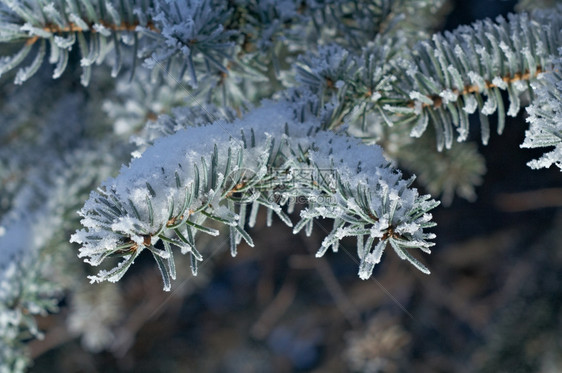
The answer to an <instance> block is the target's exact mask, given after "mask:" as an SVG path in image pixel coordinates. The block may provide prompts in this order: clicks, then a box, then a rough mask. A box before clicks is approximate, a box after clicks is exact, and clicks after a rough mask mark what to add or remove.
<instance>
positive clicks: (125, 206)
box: [71, 102, 438, 290]
mask: <svg viewBox="0 0 562 373" xmlns="http://www.w3.org/2000/svg"><path fill="white" fill-rule="evenodd" d="M169 119H170V118H167V120H169ZM318 127H319V125H318V123H317V121H315V120H308V121H307V122H304V123H303V122H300V121H298V120H297V119H296V118H295V107H294V105H292V104H289V103H287V102H278V103H274V102H267V103H265V104H264V105H263V106H262V107H260V108H258V109H256V110H254V111H251V112H250V113H248V114H247V115H246V116H245V117H243V118H242V119H239V120H236V121H235V122H233V123H226V122H221V121H217V122H215V123H213V124H210V125H207V126H201V127H194V128H187V129H185V130H180V131H178V132H176V133H175V134H173V135H171V136H168V137H165V138H162V139H159V140H157V141H156V143H155V144H154V145H153V146H151V147H149V148H148V149H147V150H146V151H145V152H144V153H143V154H142V156H141V158H138V159H135V160H133V161H132V162H131V164H130V165H129V166H128V167H123V168H122V169H121V172H120V174H119V175H118V176H117V177H116V178H114V179H109V180H107V181H106V182H105V183H104V184H103V185H102V187H101V188H99V189H98V190H97V191H96V192H93V193H92V194H91V195H90V199H89V200H88V201H87V202H86V204H85V205H84V207H83V209H82V210H81V212H80V214H81V215H82V217H83V219H82V224H83V226H84V227H85V229H82V230H80V231H78V232H77V233H75V234H74V235H73V236H72V238H71V240H72V241H73V242H77V243H79V244H81V245H82V247H81V249H80V257H85V258H86V261H87V262H88V263H90V264H92V265H99V264H101V263H102V262H104V261H105V260H106V259H107V258H109V257H115V256H119V257H122V261H121V262H120V263H119V264H117V266H115V267H113V268H112V269H110V270H101V271H100V272H99V273H98V274H97V275H96V276H91V277H90V278H91V280H92V282H99V281H104V280H107V281H113V282H115V281H118V280H119V279H120V278H121V277H122V276H123V275H124V273H125V272H126V271H127V269H128V268H129V267H130V266H131V264H132V263H133V262H134V260H135V259H136V258H137V257H138V255H139V254H140V253H141V252H142V251H143V250H144V249H148V250H149V251H150V252H151V253H152V254H153V256H154V259H155V260H156V262H157V264H158V267H159V269H160V270H161V273H162V277H163V280H164V289H165V290H170V287H171V280H172V279H174V278H175V275H176V269H175V263H174V259H173V251H172V247H178V248H180V250H181V253H183V254H187V253H189V254H190V255H191V259H192V260H191V263H192V271H193V272H194V273H196V272H197V264H198V262H200V261H202V260H203V256H202V255H201V254H200V253H199V251H198V250H197V248H196V242H195V235H196V233H198V232H202V233H206V234H210V235H218V234H219V230H217V229H216V228H215V227H216V225H217V224H222V225H223V226H226V227H228V229H229V232H230V242H231V245H230V247H231V253H232V255H235V254H236V250H237V245H238V244H239V243H240V242H241V241H242V240H244V241H245V242H246V243H247V244H249V245H250V246H253V242H252V238H251V237H250V235H249V233H248V232H247V231H246V226H249V227H252V226H253V225H254V223H255V221H256V216H257V212H258V209H259V208H260V207H265V208H266V210H267V214H268V222H269V223H270V222H271V217H272V215H273V214H274V213H275V214H276V215H277V216H279V217H280V218H281V220H283V221H284V222H285V223H286V224H287V225H289V226H293V223H292V221H291V219H290V218H289V216H288V215H287V214H286V212H285V211H284V209H283V208H282V207H283V206H285V205H287V206H288V211H287V212H291V211H292V208H293V207H294V204H295V203H296V202H297V201H302V200H303V199H304V201H305V202H306V203H307V207H306V208H305V209H304V210H303V211H302V212H301V217H300V218H301V219H300V221H299V222H297V223H296V224H295V225H294V233H297V232H299V231H300V230H302V229H305V231H306V232H307V233H308V234H310V232H311V230H312V227H313V223H314V220H315V219H318V218H331V219H334V226H333V229H332V231H331V233H330V234H329V235H328V236H327V237H326V239H325V240H324V241H323V243H322V247H321V248H320V250H319V251H318V254H317V255H318V256H322V255H323V254H324V253H325V252H326V250H327V249H328V248H330V247H331V248H332V249H333V250H334V251H335V250H337V248H338V245H339V242H340V240H341V239H342V238H344V237H346V236H355V237H357V242H358V256H359V258H360V260H361V264H360V270H359V275H360V277H361V278H363V279H367V278H369V277H370V275H371V273H372V270H373V267H374V265H375V264H376V263H378V262H379V261H380V258H381V255H382V253H383V251H384V248H385V247H386V246H387V245H390V246H391V247H392V248H393V249H394V251H395V252H396V253H397V254H398V255H399V256H400V258H402V259H407V260H408V261H410V262H411V263H412V264H413V265H415V266H416V267H417V268H418V269H420V270H421V271H423V272H425V273H429V270H428V269H427V268H426V267H425V266H424V265H423V264H421V263H420V262H419V261H418V260H417V259H416V258H414V256H412V254H411V253H410V250H411V249H414V248H419V249H421V250H422V251H424V252H427V253H429V252H430V249H429V248H430V247H431V246H432V245H433V244H432V243H431V242H429V241H428V240H430V239H432V238H433V237H434V235H433V234H431V233H426V232H424V229H425V228H428V227H431V226H433V225H434V223H433V222H432V221H431V214H429V213H428V211H429V210H431V209H433V208H434V207H435V206H436V205H437V204H438V202H436V201H434V200H430V199H429V196H420V195H419V194H418V192H417V190H416V189H413V188H410V184H411V182H412V181H413V179H410V180H404V179H402V175H401V173H400V172H399V171H397V170H395V169H393V168H392V167H391V165H390V163H389V162H388V161H387V160H385V159H384V157H383V156H382V152H381V149H380V148H379V147H378V146H367V145H364V144H362V143H361V142H360V141H359V140H356V139H353V138H348V137H345V136H341V135H337V134H334V133H333V132H324V131H318V130H317V128H318ZM203 139H204V140H203ZM247 210H249V211H247ZM212 221H214V224H213V223H211V222H212Z"/></svg>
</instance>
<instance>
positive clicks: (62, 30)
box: [25, 20, 160, 45]
mask: <svg viewBox="0 0 562 373" xmlns="http://www.w3.org/2000/svg"><path fill="white" fill-rule="evenodd" d="M94 24H95V23H94V22H89V23H88V29H87V30H86V29H84V28H82V27H79V26H77V25H76V24H75V23H73V22H69V23H68V26H65V27H60V26H58V25H55V24H52V23H47V24H46V25H45V26H43V31H46V32H50V33H52V34H67V33H75V32H82V33H84V32H91V33H94V34H95V33H97V32H98V31H96V29H95V28H94V27H93V26H94ZM97 24H100V25H102V26H103V27H105V28H108V29H110V30H113V31H116V32H123V31H135V30H136V28H137V26H139V25H140V24H139V22H133V23H128V22H121V23H120V24H119V25H116V24H112V23H109V22H105V21H103V20H101V21H99V22H97ZM146 27H147V28H149V29H150V30H152V31H154V32H160V30H158V29H157V28H156V26H155V25H154V23H152V22H149V23H148V24H147V25H146ZM39 39H40V37H39V36H37V35H34V36H33V37H31V38H29V39H28V40H27V41H26V42H25V44H26V45H33V44H35V43H36V42H37V40H39Z"/></svg>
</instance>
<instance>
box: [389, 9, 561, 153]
mask: <svg viewBox="0 0 562 373" xmlns="http://www.w3.org/2000/svg"><path fill="white" fill-rule="evenodd" d="M561 11H562V9H561V8H557V9H554V10H550V11H548V12H546V11H545V12H535V13H533V14H532V15H531V16H529V15H527V14H525V13H523V14H519V15H509V16H508V19H507V20H506V19H504V18H503V17H498V18H497V19H496V21H495V22H492V21H491V20H484V21H478V22H476V23H474V24H472V25H471V26H463V27H459V28H458V29H456V30H455V31H453V32H446V33H445V34H444V35H442V34H436V35H434V36H433V38H432V40H431V41H425V42H421V43H420V44H418V45H417V46H416V47H415V48H414V50H413V51H412V54H411V58H410V59H408V60H409V61H406V60H405V61H403V62H401V68H400V70H401V71H400V74H399V75H398V76H397V84H396V85H395V87H394V89H393V92H392V93H391V94H390V95H389V96H390V97H389V101H390V102H388V103H387V104H385V105H384V106H383V110H382V111H381V112H386V113H384V116H385V117H387V116H389V115H388V113H394V114H396V115H397V116H399V117H402V118H401V120H403V121H404V120H412V121H415V122H416V124H415V126H414V127H413V129H412V135H413V136H420V135H421V134H422V133H423V132H424V131H425V129H426V127H427V125H428V122H431V123H432V125H433V126H434V127H435V132H436V135H437V146H438V148H439V149H442V148H443V147H444V146H445V147H447V148H449V147H451V145H452V142H453V137H454V135H453V132H454V129H453V127H455V128H456V130H457V132H458V140H459V141H463V140H465V139H466V138H467V136H468V131H469V121H468V115H469V114H472V113H474V112H476V111H478V113H479V116H480V123H481V124H480V125H481V138H482V142H483V143H484V144H486V143H487V142H488V139H489V136H490V126H489V122H488V116H489V115H491V114H493V113H496V112H497V115H498V128H497V131H498V133H500V134H501V133H502V131H503V128H504V123H505V108H504V103H503V99H502V95H501V91H500V90H507V93H508V96H509V108H508V110H507V115H510V116H515V115H517V113H518V112H519V110H520V99H519V96H520V94H521V93H523V92H525V91H528V89H529V87H530V84H529V83H530V82H532V81H533V80H535V79H536V77H537V75H538V74H539V73H541V72H542V71H545V69H548V68H549V66H550V64H551V62H552V59H553V58H554V57H556V56H557V55H558V54H559V51H558V48H559V46H560V45H561V44H562V39H561V38H562V34H561V32H560V31H561V30H562V21H561V16H560V15H561ZM393 96H394V97H393ZM393 101H394V102H393ZM390 123H391V124H392V119H390Z"/></svg>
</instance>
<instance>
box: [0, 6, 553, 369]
mask: <svg viewBox="0 0 562 373" xmlns="http://www.w3.org/2000/svg"><path fill="white" fill-rule="evenodd" d="M521 7H522V8H525V9H527V8H528V7H529V5H528V2H522V3H521ZM444 9H445V1H438V2H435V1H426V0H419V1H413V0H399V1H391V0H374V1H347V0H306V1H296V0H283V1H273V0H264V1H258V0H232V1H220V0H131V1H122V0H119V1H118V0H103V1H93V0H57V1H47V0H38V1H31V0H0V43H2V55H3V57H2V58H1V59H0V78H1V79H2V82H3V83H5V82H6V80H7V79H9V80H13V81H14V82H15V83H16V84H17V85H18V86H17V87H14V86H13V85H11V84H7V83H6V84H4V85H5V87H3V91H2V93H1V94H2V103H1V105H2V110H1V114H0V116H1V119H2V122H3V125H2V126H1V127H0V144H1V146H2V148H0V185H2V194H1V195H0V372H19V371H24V370H25V369H26V367H27V366H28V364H29V359H28V358H27V357H26V354H25V352H24V348H25V344H24V341H25V340H28V339H29V338H30V337H38V336H40V332H39V331H38V330H37V327H36V324H35V321H34V319H33V315H39V314H46V313H48V312H55V310H56V305H57V301H58V299H60V294H61V292H62V291H66V292H68V293H72V291H73V290H75V289H76V288H77V285H76V284H74V282H75V279H77V278H84V277H85V276H87V275H89V278H90V280H91V282H101V281H110V282H117V281H118V280H120V279H121V278H122V277H123V276H124V275H125V273H126V272H127V271H128V270H129V269H130V267H131V265H132V264H133V262H134V261H135V260H136V259H137V258H138V256H139V255H140V254H141V253H142V252H143V251H145V249H147V250H148V251H149V252H150V253H151V254H152V256H153V258H154V260H155V261H156V264H157V267H158V268H159V270H160V273H161V275H162V279H163V283H164V290H166V291H169V290H170V289H171V287H172V280H174V279H175V278H176V260H177V259H174V253H175V252H177V251H179V252H180V253H182V254H189V257H190V259H191V270H192V272H193V274H197V270H198V264H199V263H200V262H201V261H202V260H204V258H205V250H204V248H202V249H201V247H200V246H199V244H198V242H199V241H196V237H198V236H200V235H197V233H205V234H208V235H211V236H216V235H219V234H220V233H226V232H228V233H227V234H229V235H230V252H231V254H232V255H233V256H234V255H236V253H237V250H238V245H239V244H240V243H241V242H242V241H244V242H245V243H246V244H248V245H249V246H253V240H252V237H251V234H252V230H251V228H252V227H253V226H254V225H255V224H256V219H257V214H258V212H259V211H260V210H265V212H266V216H267V223H268V225H270V224H271V220H272V218H273V216H277V217H278V218H279V219H280V220H282V221H283V222H284V223H285V224H287V225H288V226H291V227H293V233H294V234H297V233H299V232H300V231H301V230H304V231H305V233H306V234H308V235H310V233H311V231H312V229H313V227H314V225H315V222H316V221H317V220H318V219H331V221H332V222H333V227H332V230H331V232H329V233H328V235H327V236H326V237H325V239H324V240H323V242H322V245H321V247H320V248H319V250H318V252H317V254H316V256H317V257H321V256H323V255H324V254H325V253H326V251H327V250H328V249H332V251H334V252H336V251H338V247H339V245H340V241H341V240H342V239H344V238H348V237H352V238H354V239H355V241H354V242H356V247H357V256H358V258H359V261H360V263H359V270H358V273H359V277H360V278H362V279H368V278H370V277H371V275H372V273H373V269H374V266H375V265H376V264H377V263H379V262H380V260H381V257H382V254H383V252H384V250H385V249H386V248H387V247H390V248H392V250H393V251H394V252H395V253H396V254H397V255H398V256H399V257H400V258H401V259H404V260H407V261H408V262H410V263H411V264H412V265H413V266H414V267H416V268H417V269H419V270H420V271H422V272H424V273H426V274H429V272H430V271H429V269H428V268H427V267H426V266H425V265H424V264H422V263H421V262H420V260H419V259H417V258H416V257H415V256H414V255H412V252H413V251H415V250H417V249H419V250H421V251H422V252H424V253H430V252H431V251H430V247H431V246H433V245H434V243H433V242H432V241H431V240H433V239H434V238H435V235H434V234H433V233H431V232H428V231H427V228H431V227H432V226H434V225H435V222H433V221H432V215H431V213H430V211H431V210H432V209H433V208H435V207H436V206H437V205H438V204H439V202H438V201H435V200H433V199H432V197H431V196H430V195H423V194H420V193H419V192H418V190H417V189H416V188H414V187H413V186H412V184H413V182H414V179H415V178H414V177H410V178H408V177H404V176H403V173H402V172H401V171H400V170H399V168H404V169H407V170H408V171H410V172H413V173H415V174H417V175H418V176H419V177H418V180H417V181H418V182H419V183H420V185H421V186H422V187H424V188H426V189H427V190H428V191H429V192H430V193H432V194H433V195H434V196H439V195H441V196H442V199H443V202H444V203H445V204H447V203H450V202H451V201H452V199H453V197H454V195H458V196H461V197H463V198H467V199H474V197H475V192H474V187H475V186H476V185H478V184H480V183H481V180H482V175H483V173H484V171H485V165H484V160H483V158H482V157H481V156H480V155H479V153H478V152H477V151H476V146H475V144H474V143H470V142H466V141H467V140H468V139H469V138H470V131H471V125H470V115H471V114H475V113H478V118H479V120H480V138H481V142H482V143H483V144H487V143H488V141H489V138H490V131H491V130H490V125H489V119H488V117H489V116H490V115H492V114H497V118H498V119H497V123H498V126H497V132H498V133H500V134H501V133H502V132H503V130H504V127H505V123H506V109H505V108H506V106H507V115H508V116H516V115H517V114H518V113H519V111H520V108H521V107H522V106H523V105H524V104H525V102H526V100H528V101H529V102H530V106H529V107H528V108H527V112H528V114H529V118H528V121H529V123H530V128H529V130H528V131H527V134H526V139H525V142H524V143H523V144H522V146H523V147H529V148H534V147H550V146H554V147H555V148H554V150H552V151H550V152H548V153H546V154H545V155H544V156H543V157H541V158H540V159H538V160H536V161H532V162H530V163H529V166H531V167H532V168H541V167H550V166H551V165H552V164H555V165H557V166H558V167H560V168H561V169H562V142H561V139H562V127H561V126H562V124H561V118H560V115H561V110H562V109H561V105H562V104H561V87H562V85H561V84H562V83H560V79H561V77H562V75H561V74H560V67H561V66H560V51H561V50H562V49H560V48H561V47H562V39H561V38H562V8H560V7H557V8H551V9H548V10H540V11H538V10H537V11H534V12H531V13H519V14H511V15H509V16H508V17H507V18H503V17H499V18H497V19H496V20H495V21H492V20H489V19H488V20H483V21H479V22H476V23H474V24H472V25H467V26H463V27H460V28H458V29H456V30H454V31H452V32H445V33H436V34H434V33H433V28H434V27H435V26H436V25H437V24H438V20H439V18H440V17H439V15H441V13H442V12H443V11H444ZM431 34H433V36H430V35H431ZM45 59H46V60H47V61H48V62H49V63H50V64H52V65H54V66H53V69H52V73H51V71H50V70H49V69H48V68H47V67H45V66H43V65H44V60H45ZM140 63H142V66H137V65H139V64H140ZM93 65H100V66H99V68H96V69H92V66H93ZM106 65H108V66H106ZM77 71H79V73H78V74H80V75H79V77H78V74H77V73H76V72H77ZM63 74H65V79H63V82H62V83H61V84H63V89H62V90H63V91H64V90H67V91H70V92H72V93H68V94H67V95H65V96H63V97H60V95H59V96H56V93H55V90H54V89H52V88H51V84H52V83H51V82H52V79H57V78H61V77H63ZM78 80H79V81H80V82H81V84H82V85H83V86H87V87H84V88H80V89H78V88H76V86H75V85H74V84H73V82H75V81H78ZM69 82H70V83H69ZM64 84H66V85H64ZM502 91H505V92H502ZM51 95H52V96H53V97H55V96H56V97H57V99H58V101H57V103H56V104H55V105H51V102H49V101H48V100H44V99H43V97H42V96H51ZM522 95H524V98H523V99H522ZM504 97H507V102H506V103H504ZM29 102H33V103H37V104H36V105H35V107H33V108H31V109H29V108H28V103H29ZM24 103H26V104H24ZM100 109H103V110H100ZM455 132H456V134H455ZM455 137H456V138H457V141H458V142H460V143H459V144H456V143H454V141H453V140H454V138H455ZM418 138H419V139H418ZM131 155H132V157H133V160H132V161H130V163H129V166H123V167H122V168H121V170H120V171H118V170H117V165H118V164H121V163H127V162H128V160H129V159H130V156H131ZM110 175H113V177H111V178H109V176H110ZM102 180H105V181H104V182H103V183H102V184H101V186H100V187H97V188H96V186H97V185H99V184H100V183H101V182H102ZM88 194H89V197H88ZM84 201H85V204H84ZM296 204H303V206H302V207H303V208H302V209H300V216H299V217H298V221H296V222H294V221H293V220H294V217H291V216H290V214H292V213H293V211H294V210H295V206H296ZM82 205H83V207H82V208H81V210H80V212H79V214H80V217H81V221H80V222H79V217H78V216H77V215H76V214H75V211H76V210H77V209H79V208H80V206H82ZM80 225H81V227H80ZM74 231H75V233H74V234H72V233H71V232H74ZM70 235H72V236H71V241H72V242H73V243H77V244H79V246H80V247H79V248H78V247H76V246H72V247H73V250H74V252H76V251H77V250H78V253H79V254H78V256H79V257H81V258H84V260H85V262H87V263H89V264H91V265H93V266H98V265H102V266H103V267H104V269H101V270H99V272H98V273H97V274H90V272H89V270H86V269H84V268H81V267H80V266H79V264H78V263H76V259H75V258H74V256H72V258H70V259H69V256H68V255H66V252H65V250H64V248H68V247H69V246H70V245H69V244H68V238H69V236H70ZM198 247H199V248H198ZM178 249H179V250H178ZM68 252H70V251H68ZM416 255H417V254H416ZM115 261H117V264H115ZM62 266H65V267H67V268H73V269H72V270H68V271H62V272H64V273H58V271H59V270H60V268H59V267H62ZM177 270H178V271H179V270H183V268H178V269H177ZM86 272H87V273H86ZM75 300H76V302H77V304H78V303H79V302H81V301H82V302H84V300H80V299H79V297H76V298H75ZM77 309H79V307H77ZM77 312H80V311H77ZM102 313H103V312H102ZM104 315H105V314H104ZM74 316H75V317H73V316H72V315H71V317H70V319H71V320H73V321H72V325H74V328H75V330H80V331H81V332H83V333H84V336H83V340H85V341H89V342H86V344H88V345H90V346H92V347H91V348H92V349H96V350H99V349H102V348H103V343H104V342H103V341H104V340H107V339H108V338H105V337H103V336H102V337H99V336H97V337H99V338H97V337H95V338H91V335H87V333H89V332H88V328H86V327H84V325H83V324H84V323H83V320H80V319H79V318H77V316H76V314H74ZM104 317H105V316H104ZM111 317H112V314H111V312H108V313H107V317H106V318H107V319H111ZM99 330H102V331H103V333H105V335H107V334H108V333H109V332H108V331H107V328H106V329H104V328H101V329H99ZM94 332H95V331H90V333H94ZM103 333H102V334H103ZM100 341H101V342H100Z"/></svg>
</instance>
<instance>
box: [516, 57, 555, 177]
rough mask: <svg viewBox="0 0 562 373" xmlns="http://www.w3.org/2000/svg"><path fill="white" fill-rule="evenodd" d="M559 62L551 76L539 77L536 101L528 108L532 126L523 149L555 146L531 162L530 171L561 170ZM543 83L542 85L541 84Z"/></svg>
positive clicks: (528, 118)
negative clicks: (541, 169) (554, 168)
mask: <svg viewBox="0 0 562 373" xmlns="http://www.w3.org/2000/svg"><path fill="white" fill-rule="evenodd" d="M561 67H562V66H561V64H560V61H558V62H557V64H556V65H555V66H554V69H553V71H552V72H550V73H545V74H542V75H541V76H540V79H539V81H538V82H536V83H535V86H536V98H535V100H534V101H533V104H532V105H531V106H529V107H528V108H527V112H528V113H529V117H527V121H528V122H529V123H530V127H529V129H528V130H527V131H526V132H525V140H524V141H523V144H521V147H522V148H542V147H551V146H554V149H553V150H551V151H549V152H548V153H545V154H544V155H543V156H542V157H540V158H539V159H536V160H533V161H531V162H529V163H528V165H529V167H531V168H535V169H537V168H548V167H550V166H552V164H555V165H556V166H558V167H559V168H560V169H562V73H561V71H560V68H561ZM541 83H543V84H541Z"/></svg>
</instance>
